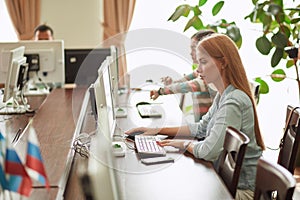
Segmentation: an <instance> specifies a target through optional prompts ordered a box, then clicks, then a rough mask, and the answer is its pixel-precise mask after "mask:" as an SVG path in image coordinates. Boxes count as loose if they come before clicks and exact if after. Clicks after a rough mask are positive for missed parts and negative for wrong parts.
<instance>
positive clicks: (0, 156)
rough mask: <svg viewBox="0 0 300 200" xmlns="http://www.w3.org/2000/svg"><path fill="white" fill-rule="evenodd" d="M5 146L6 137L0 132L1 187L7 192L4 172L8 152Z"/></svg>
mask: <svg viewBox="0 0 300 200" xmlns="http://www.w3.org/2000/svg"><path fill="white" fill-rule="evenodd" d="M5 145H6V143H5V137H4V136H3V134H2V132H1V130H0V186H1V188H2V190H5V189H6V186H7V182H6V178H5V170H4V161H5V151H6V146H5Z"/></svg>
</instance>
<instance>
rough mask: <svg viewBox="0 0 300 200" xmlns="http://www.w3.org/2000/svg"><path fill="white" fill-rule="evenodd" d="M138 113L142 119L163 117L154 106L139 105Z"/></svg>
mask: <svg viewBox="0 0 300 200" xmlns="http://www.w3.org/2000/svg"><path fill="white" fill-rule="evenodd" d="M137 109H138V112H139V114H140V116H141V117H142V118H147V117H161V116H162V114H161V113H160V112H159V111H158V110H157V109H156V108H155V107H154V106H153V105H151V104H150V105H138V106H137Z"/></svg>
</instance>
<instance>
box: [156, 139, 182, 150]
mask: <svg viewBox="0 0 300 200" xmlns="http://www.w3.org/2000/svg"><path fill="white" fill-rule="evenodd" d="M184 142H185V140H162V141H160V142H158V144H159V145H160V146H162V147H164V146H172V147H176V148H178V149H184V148H185V147H184Z"/></svg>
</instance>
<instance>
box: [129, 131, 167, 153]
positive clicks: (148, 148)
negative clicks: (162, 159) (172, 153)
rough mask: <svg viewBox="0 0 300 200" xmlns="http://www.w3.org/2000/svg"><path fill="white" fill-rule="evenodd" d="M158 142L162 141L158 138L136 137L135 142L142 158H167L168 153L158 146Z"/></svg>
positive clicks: (148, 136)
mask: <svg viewBox="0 0 300 200" xmlns="http://www.w3.org/2000/svg"><path fill="white" fill-rule="evenodd" d="M158 141H160V139H159V137H156V136H150V135H136V136H135V140H134V142H135V146H136V150H137V153H138V155H139V156H140V158H150V157H159V156H165V155H166V151H165V149H164V148H163V147H161V146H159V145H158V144H157V142H158Z"/></svg>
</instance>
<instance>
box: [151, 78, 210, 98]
mask: <svg viewBox="0 0 300 200" xmlns="http://www.w3.org/2000/svg"><path fill="white" fill-rule="evenodd" d="M187 92H207V93H208V87H207V85H205V84H204V82H203V81H202V80H201V79H199V78H196V79H193V80H191V81H186V82H181V83H176V84H172V85H169V86H165V87H161V88H159V89H158V90H152V91H150V98H151V99H153V100H155V99H157V98H158V97H159V96H160V95H168V94H177V93H187Z"/></svg>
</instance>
